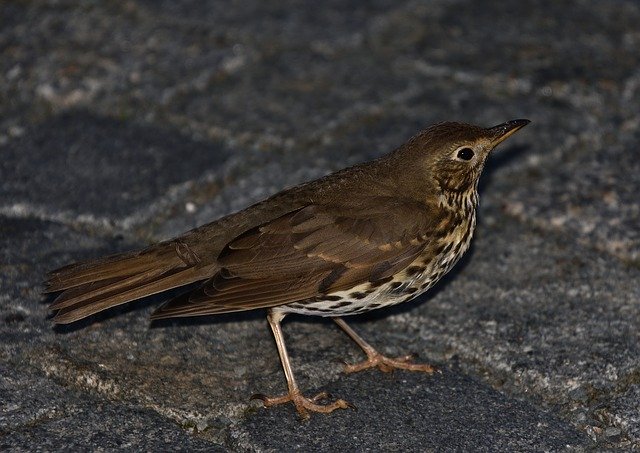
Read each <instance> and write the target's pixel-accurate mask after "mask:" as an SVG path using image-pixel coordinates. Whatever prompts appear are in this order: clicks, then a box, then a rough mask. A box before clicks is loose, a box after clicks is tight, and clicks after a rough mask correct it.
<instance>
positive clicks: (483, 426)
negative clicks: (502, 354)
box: [232, 369, 592, 452]
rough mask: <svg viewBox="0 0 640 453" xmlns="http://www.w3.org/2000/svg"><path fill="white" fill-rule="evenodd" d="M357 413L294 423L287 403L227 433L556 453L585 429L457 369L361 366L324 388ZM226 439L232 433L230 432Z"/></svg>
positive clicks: (254, 438) (301, 447) (271, 442)
mask: <svg viewBox="0 0 640 453" xmlns="http://www.w3.org/2000/svg"><path fill="white" fill-rule="evenodd" d="M329 389H330V391H331V392H334V395H336V397H342V398H346V399H348V400H349V402H351V403H353V404H355V405H356V407H357V411H354V410H347V411H341V412H339V413H334V414H332V415H331V416H329V417H327V416H322V415H315V416H313V417H312V419H311V420H310V421H308V422H306V423H303V422H300V420H298V419H297V418H296V416H295V415H294V410H293V409H292V408H275V409H271V410H268V411H267V410H260V411H258V412H257V413H256V414H254V415H251V416H249V417H247V418H246V419H245V420H244V421H243V422H242V423H241V424H240V425H238V426H235V427H234V428H233V430H232V432H233V433H235V436H236V437H238V438H240V439H244V440H245V441H246V439H247V438H248V439H250V441H251V442H252V443H253V444H255V445H257V446H260V447H262V448H265V449H270V450H272V451H273V450H278V449H279V448H282V446H283V445H286V446H288V448H289V449H291V450H295V451H314V452H315V451H345V450H349V451H415V452H417V451H487V452H488V451H531V452H534V451H562V450H567V449H570V448H573V449H577V448H578V447H582V448H585V447H588V446H590V445H592V442H591V440H590V439H589V438H588V437H587V436H586V434H585V433H582V432H579V431H578V430H577V429H575V428H573V427H571V426H570V425H568V424H567V423H566V422H565V421H562V420H560V419H558V418H557V416H555V415H553V414H550V413H548V412H544V411H542V410H540V409H539V408H537V407H535V406H534V405H532V404H531V403H528V402H524V401H520V400H514V399H511V398H509V397H506V396H505V395H504V394H501V393H499V392H497V391H495V390H493V389H492V388H491V387H489V386H487V385H486V384H484V383H481V382H479V381H478V380H476V379H472V378H469V377H467V376H464V375H462V374H459V372H455V371H452V370H448V369H447V370H445V371H444V372H443V373H442V374H441V375H434V376H426V375H421V374H418V373H410V372H396V373H393V374H390V375H381V374H380V372H378V371H377V370H376V371H369V372H364V373H361V374H358V375H357V376H356V375H353V376H350V377H344V378H342V379H340V380H339V381H338V382H335V383H333V384H332V385H331V386H330V388H329ZM232 437H233V435H232Z"/></svg>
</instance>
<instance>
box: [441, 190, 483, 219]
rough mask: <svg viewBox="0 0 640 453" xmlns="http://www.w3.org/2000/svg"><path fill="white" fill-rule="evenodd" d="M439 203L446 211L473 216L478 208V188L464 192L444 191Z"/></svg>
mask: <svg viewBox="0 0 640 453" xmlns="http://www.w3.org/2000/svg"><path fill="white" fill-rule="evenodd" d="M438 202H439V204H440V206H441V207H443V208H445V209H450V210H452V211H456V212H460V213H462V214H466V215H471V214H472V213H475V211H476V208H477V207H478V202H479V198H478V188H477V186H476V185H474V186H473V187H471V188H470V189H468V190H464V191H457V190H442V192H441V193H440V197H439V200H438Z"/></svg>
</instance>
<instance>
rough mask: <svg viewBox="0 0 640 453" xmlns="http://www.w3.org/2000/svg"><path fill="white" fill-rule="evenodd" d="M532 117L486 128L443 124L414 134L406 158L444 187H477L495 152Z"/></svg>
mask: <svg viewBox="0 0 640 453" xmlns="http://www.w3.org/2000/svg"><path fill="white" fill-rule="evenodd" d="M529 122H530V121H529V120H524V119H519V120H512V121H507V122H506V123H503V124H499V125H497V126H493V127H489V128H482V127H479V126H474V125H471V124H465V123H453V122H447V123H439V124H436V125H434V126H431V127H429V128H428V129H426V130H424V131H423V132H421V133H419V134H418V135H416V136H415V137H413V138H412V139H411V140H410V141H409V142H408V143H407V144H406V145H405V147H403V148H404V149H401V150H400V152H401V153H402V154H405V153H410V154H411V155H410V156H406V155H405V156H404V157H405V159H406V158H407V157H408V159H406V160H405V162H406V161H409V162H411V165H413V166H419V167H420V166H422V169H421V170H423V171H421V172H419V173H421V174H426V175H427V178H429V179H431V180H433V182H434V184H436V185H437V186H438V187H439V188H440V189H441V190H444V191H449V192H466V191H468V190H474V188H475V187H476V186H477V183H478V179H479V178H480V173H481V172H482V169H483V168H484V164H485V162H486V160H487V157H489V154H490V153H491V151H492V150H493V149H494V148H495V147H496V146H497V145H498V144H500V143H502V142H503V141H504V140H506V139H507V138H509V137H510V136H511V135H513V134H514V133H515V132H517V131H518V130H520V129H521V128H523V127H524V126H526V125H527V124H529Z"/></svg>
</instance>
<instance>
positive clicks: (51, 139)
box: [0, 0, 640, 451]
mask: <svg viewBox="0 0 640 453" xmlns="http://www.w3.org/2000/svg"><path fill="white" fill-rule="evenodd" d="M638 23H640V6H639V5H638V3H637V2H635V1H619V0H616V1H613V0H611V1H581V2H574V3H572V4H571V6H570V7H569V6H568V5H566V4H565V3H564V2H553V1H550V0H549V1H519V2H499V1H488V2H474V1H471V0H460V1H450V0H436V1H433V2H415V1H395V0H394V1H374V2H356V1H342V0H341V1H338V0H335V1H333V0H330V1H326V2H295V1H288V2H282V1H257V0H249V1H243V2H234V1H226V2H204V1H195V0H190V1H155V0H131V1H127V2H85V1H65V0H59V1H49V2H46V1H41V2H26V1H4V2H2V4H1V5H0V55H1V58H0V157H1V159H0V337H1V339H2V341H0V450H5V449H7V450H15V451H33V450H34V449H37V448H39V449H40V450H45V451H49V450H62V449H66V450H68V449H69V448H74V449H91V450H113V449H125V450H136V451H140V450H147V451H157V450H176V451H181V450H189V451H198V450H207V451H211V450H213V451H215V450H243V451H254V450H258V451H269V450H273V451H276V450H282V449H285V450H292V449H294V450H302V451H326V450H345V449H348V450H355V451H377V450H391V451H394V450H395V451H424V450H432V451H446V450H461V451H470V450H475V451H541V450H547V451H558V450H563V449H574V450H591V449H596V450H601V449H631V448H633V447H634V446H635V447H636V448H638V447H640V430H639V429H638V426H640V410H639V409H638V407H640V390H639V389H640V346H639V345H640V334H639V332H640V227H639V225H640V195H639V194H640V176H639V175H640V154H639V153H638V149H639V148H640V115H639V113H638V112H640V58H639V57H638V48H640V31H639V29H638V25H637V24H638ZM520 117H524V118H529V119H531V120H532V121H533V122H532V124H531V125H530V126H528V127H527V128H526V129H525V130H524V131H523V132H521V133H519V134H518V135H517V136H516V137H514V139H512V140H510V141H509V145H508V146H505V147H504V148H502V149H500V151H499V152H498V153H496V156H494V159H493V160H492V161H491V162H490V165H489V168H488V171H487V174H486V175H485V176H484V178H483V181H482V187H481V189H482V193H481V198H482V205H481V212H480V226H479V229H478V234H477V237H476V240H475V242H474V247H473V249H472V252H471V253H470V254H469V256H468V257H467V258H466V259H465V260H464V261H463V262H462V263H461V264H460V265H459V266H458V268H457V269H456V270H455V271H454V273H453V275H451V276H449V277H448V278H447V279H446V281H444V282H442V283H441V284H440V285H438V287H437V288H435V289H434V290H433V291H432V292H431V293H430V294H429V295H427V296H426V297H423V298H421V299H420V300H419V301H416V302H415V303H411V304H408V305H404V306H400V307H397V308H394V309H391V310H387V311H381V312H379V313H374V314H371V315H368V316H366V317H363V318H361V319H360V320H359V321H357V322H355V323H354V326H355V328H357V329H358V330H359V331H360V332H361V333H362V334H363V335H365V336H366V338H368V339H370V341H371V342H372V343H373V344H376V345H381V347H382V349H383V350H385V351H386V352H389V353H402V352H410V351H414V352H417V353H418V354H419V355H420V356H421V357H423V358H426V359H428V360H431V361H433V362H434V363H436V364H438V365H439V366H440V368H441V370H442V374H438V375H434V376H432V377H429V376H422V375H418V374H411V373H405V372H397V373H394V374H391V375H386V374H385V375H383V374H380V373H377V372H375V371H369V372H365V373H362V374H360V375H352V376H345V375H344V374H342V373H341V372H340V364H339V360H340V359H346V360H348V361H355V360H358V359H359V358H361V356H360V353H359V352H358V350H357V348H355V347H354V346H353V345H352V344H351V343H350V342H349V340H348V339H347V338H346V337H345V336H344V335H342V334H341V333H340V332H338V330H337V329H336V328H335V327H334V326H333V325H332V324H331V323H327V322H324V321H317V320H310V319H304V318H299V317H298V318H295V317H292V318H291V322H286V323H285V332H286V335H287V338H288V340H289V343H290V349H291V353H292V356H293V361H294V366H295V369H296V371H297V374H298V377H299V380H300V383H301V385H302V386H303V388H304V389H307V390H308V391H309V392H310V393H311V392H316V391H320V390H326V391H328V392H331V393H333V394H335V395H336V396H339V397H343V398H345V399H347V400H349V401H350V402H352V403H353V404H354V405H356V406H357V407H358V411H353V410H349V411H343V412H340V413H338V414H333V415H331V416H314V417H312V419H311V421H310V422H308V423H304V424H303V423H300V422H299V420H298V418H297V417H296V415H295V412H294V410H293V409H292V408H291V407H278V408H274V409H272V410H268V411H267V410H264V409H262V408H261V407H260V405H259V404H257V403H256V402H250V401H249V399H248V398H249V396H250V395H251V394H252V393H255V392H263V393H267V394H270V393H271V394H273V393H278V392H281V391H283V390H284V388H285V385H284V379H283V377H282V375H281V370H280V365H279V363H278V359H277V353H276V351H275V347H274V345H273V340H272V339H271V336H270V332H269V331H268V328H267V326H266V323H265V321H264V316H263V315H264V313H261V312H256V313H247V314H240V315H232V316H231V315H230V316H221V317H218V318H211V319H199V320H186V321H184V320H183V321H173V322H164V323H158V324H149V322H148V320H147V317H146V316H147V314H148V313H149V312H150V311H151V310H152V307H153V306H157V304H158V303H159V302H161V301H162V297H155V298H151V299H150V300H146V301H143V302H141V303H139V304H136V305H132V306H124V307H120V308H118V309H114V310H111V311H109V312H107V313H104V314H101V315H99V316H96V317H94V318H92V319H90V320H88V321H86V322H82V323H80V324H79V325H77V326H71V327H63V328H53V326H52V325H51V323H50V321H49V320H48V319H47V316H48V312H47V308H46V304H45V302H46V300H47V299H46V298H44V297H42V296H40V290H41V286H40V282H41V281H42V279H43V276H44V274H45V273H46V271H47V270H49V269H52V268H55V267H57V266H60V265H63V264H65V263H68V262H71V261H74V260H77V259H83V258H89V257H97V256H100V255H103V254H107V253H112V252H117V251H121V250H126V249H130V248H133V247H137V246H142V245H144V244H147V243H148V242H149V241H151V240H154V239H159V238H166V237H170V236H172V235H175V234H178V233H180V232H182V231H184V230H187V229H190V228H192V227H194V226H196V225H198V224H201V223H204V222H206V221H209V220H213V219H215V218H216V217H218V216H220V215H223V214H225V213H228V212H230V211H233V210H236V209H239V208H242V207H244V206H246V205H247V204H248V203H250V202H252V201H256V200H258V199H260V198H263V197H265V196H267V195H269V194H272V193H274V192H276V191H277V190H280V189H282V188H283V187H285V186H288V185H292V184H295V183H297V182H300V181H303V180H307V179H311V178H315V177H318V176H320V175H323V174H325V173H327V172H329V171H332V170H335V169H338V168H341V167H343V166H346V165H349V164H352V163H355V162H359V161H362V160H364V159H369V158H373V157H376V156H378V155H380V154H381V153H383V152H386V151H389V150H391V149H393V147H394V146H397V145H398V144H400V143H401V142H402V141H403V140H405V139H406V138H408V137H409V136H410V135H411V134H413V133H414V132H416V131H417V130H419V129H421V128H422V127H424V126H425V125H428V124H430V123H433V122H437V121H443V120H462V121H469V122H474V123H478V124H481V125H487V126H488V125H493V124H497V123H499V122H503V121H505V120H508V119H513V118H520Z"/></svg>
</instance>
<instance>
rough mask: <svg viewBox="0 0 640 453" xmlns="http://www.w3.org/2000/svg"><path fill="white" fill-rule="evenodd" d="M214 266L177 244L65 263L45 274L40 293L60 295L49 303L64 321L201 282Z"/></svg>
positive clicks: (56, 316) (59, 321)
mask: <svg viewBox="0 0 640 453" xmlns="http://www.w3.org/2000/svg"><path fill="white" fill-rule="evenodd" d="M217 267H218V266H217V264H215V262H214V263H213V264H205V263H203V262H202V261H201V260H200V259H199V257H198V256H197V255H196V254H194V253H192V251H191V250H190V249H189V247H187V246H186V245H185V244H184V243H182V242H165V243H160V244H157V245H155V246H152V247H150V248H148V249H145V250H141V251H137V252H129V253H123V254H120V255H112V256H110V257H107V258H103V259H98V260H94V261H88V262H83V263H77V264H72V265H70V266H65V267H63V268H60V269H58V270H55V271H53V272H52V273H51V274H50V278H49V280H48V281H47V282H46V285H47V289H46V291H45V292H47V293H51V292H57V291H62V293H61V294H60V295H59V296H58V297H57V298H56V299H55V300H54V301H53V303H52V304H51V305H50V308H51V309H52V310H57V313H56V315H55V316H54V321H55V322H56V323H59V324H68V323H71V322H74V321H77V320H80V319H82V318H85V317H87V316H90V315H92V314H94V313H98V312H100V311H102V310H106V309H107V308H110V307H114V306H116V305H121V304H124V303H127V302H130V301H133V300H137V299H141V298H143V297H146V296H151V295H153V294H157V293H161V292H164V291H168V290H170V289H173V288H177V287H180V286H184V285H188V284H191V283H194V282H197V281H201V280H206V279H208V278H210V277H211V276H212V275H214V274H215V273H216V271H217Z"/></svg>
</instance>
